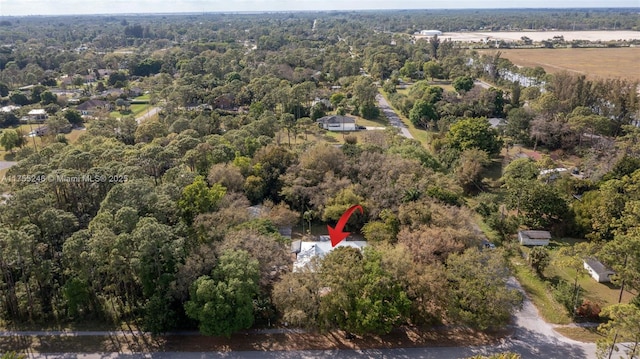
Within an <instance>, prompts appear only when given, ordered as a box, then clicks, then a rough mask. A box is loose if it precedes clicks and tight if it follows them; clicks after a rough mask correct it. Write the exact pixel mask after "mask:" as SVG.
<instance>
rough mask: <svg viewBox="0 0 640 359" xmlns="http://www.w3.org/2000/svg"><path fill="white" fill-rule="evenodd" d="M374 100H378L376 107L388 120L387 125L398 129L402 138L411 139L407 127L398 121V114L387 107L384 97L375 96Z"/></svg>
mask: <svg viewBox="0 0 640 359" xmlns="http://www.w3.org/2000/svg"><path fill="white" fill-rule="evenodd" d="M376 100H378V107H380V110H382V113H384V115H385V116H386V117H387V119H388V120H389V124H390V125H391V126H393V127H397V128H399V129H400V134H402V135H403V136H404V137H406V138H413V136H412V135H411V133H409V130H408V129H407V126H406V125H405V124H404V122H402V120H401V119H400V116H398V114H397V113H396V112H395V111H394V110H393V108H391V106H390V105H389V103H388V102H387V100H386V99H385V98H384V96H382V95H380V94H377V95H376Z"/></svg>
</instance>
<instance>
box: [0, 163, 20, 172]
mask: <svg viewBox="0 0 640 359" xmlns="http://www.w3.org/2000/svg"><path fill="white" fill-rule="evenodd" d="M16 164H18V162H14V161H0V170H3V169H5V168H9V167H12V166H15V165H16Z"/></svg>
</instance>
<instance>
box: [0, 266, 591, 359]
mask: <svg viewBox="0 0 640 359" xmlns="http://www.w3.org/2000/svg"><path fill="white" fill-rule="evenodd" d="M509 285H510V286H511V287H513V288H517V289H518V290H521V291H522V287H521V286H520V284H519V283H518V282H517V281H516V280H515V279H513V278H512V279H511V280H510V281H509ZM513 329H514V334H513V336H512V337H510V338H506V339H504V340H503V341H502V343H500V344H498V345H492V346H477V347H442V348H436V347H433V348H398V349H367V350H303V351H274V352H262V351H251V352H192V353H185V352H164V353H133V354H129V353H94V354H81V353H47V354H29V357H30V358H38V359H49V358H62V359H116V358H118V359H120V358H123V359H142V358H153V359H182V358H184V359H205V358H212V359H214V358H216V359H217V358H274V359H288V358H309V359H311V358H328V357H331V358H334V357H335V358H340V359H348V358H372V359H373V358H424V359H454V358H468V357H471V356H474V355H479V354H480V355H491V354H495V353H501V352H508V351H510V352H515V353H518V354H520V355H521V356H522V358H523V359H537V358H562V359H595V358H596V354H595V352H596V345H595V344H593V343H581V342H577V341H575V340H571V339H568V338H565V337H563V336H561V335H559V334H558V333H557V332H555V331H554V330H553V327H552V325H550V324H548V323H546V322H544V321H543V320H542V319H541V318H540V316H539V314H538V310H537V309H536V307H535V306H534V305H533V304H532V303H531V301H530V300H529V299H525V301H524V305H523V307H522V309H521V310H520V311H519V312H518V313H516V315H515V316H514V323H513ZM26 333H29V334H30V335H39V334H42V333H47V332H21V333H20V334H26ZM82 333H85V334H88V335H103V334H104V333H106V332H70V333H68V332H65V335H83V334H82ZM4 334H5V335H12V334H13V335H15V334H17V333H11V332H5V333H4ZM0 335H2V333H0ZM44 335H46V334H44Z"/></svg>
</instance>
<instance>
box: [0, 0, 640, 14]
mask: <svg viewBox="0 0 640 359" xmlns="http://www.w3.org/2000/svg"><path fill="white" fill-rule="evenodd" d="M541 7H545V8H549V7H553V8H567V7H581V8H584V7H640V0H557V1H540V0H484V1H479V0H365V1H363V0H109V1H104V0H0V15H59V14H116V13H171V12H216V11H283V10H351V9H460V8H541Z"/></svg>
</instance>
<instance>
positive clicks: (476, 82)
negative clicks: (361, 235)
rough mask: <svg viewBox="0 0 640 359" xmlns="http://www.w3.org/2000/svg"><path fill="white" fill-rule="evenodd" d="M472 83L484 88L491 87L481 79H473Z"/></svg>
mask: <svg viewBox="0 0 640 359" xmlns="http://www.w3.org/2000/svg"><path fill="white" fill-rule="evenodd" d="M473 83H474V84H475V85H476V86H480V87H482V88H485V89H489V88H492V87H493V86H492V85H491V84H488V83H486V82H484V81H482V80H475V81H474V82H473Z"/></svg>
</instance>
